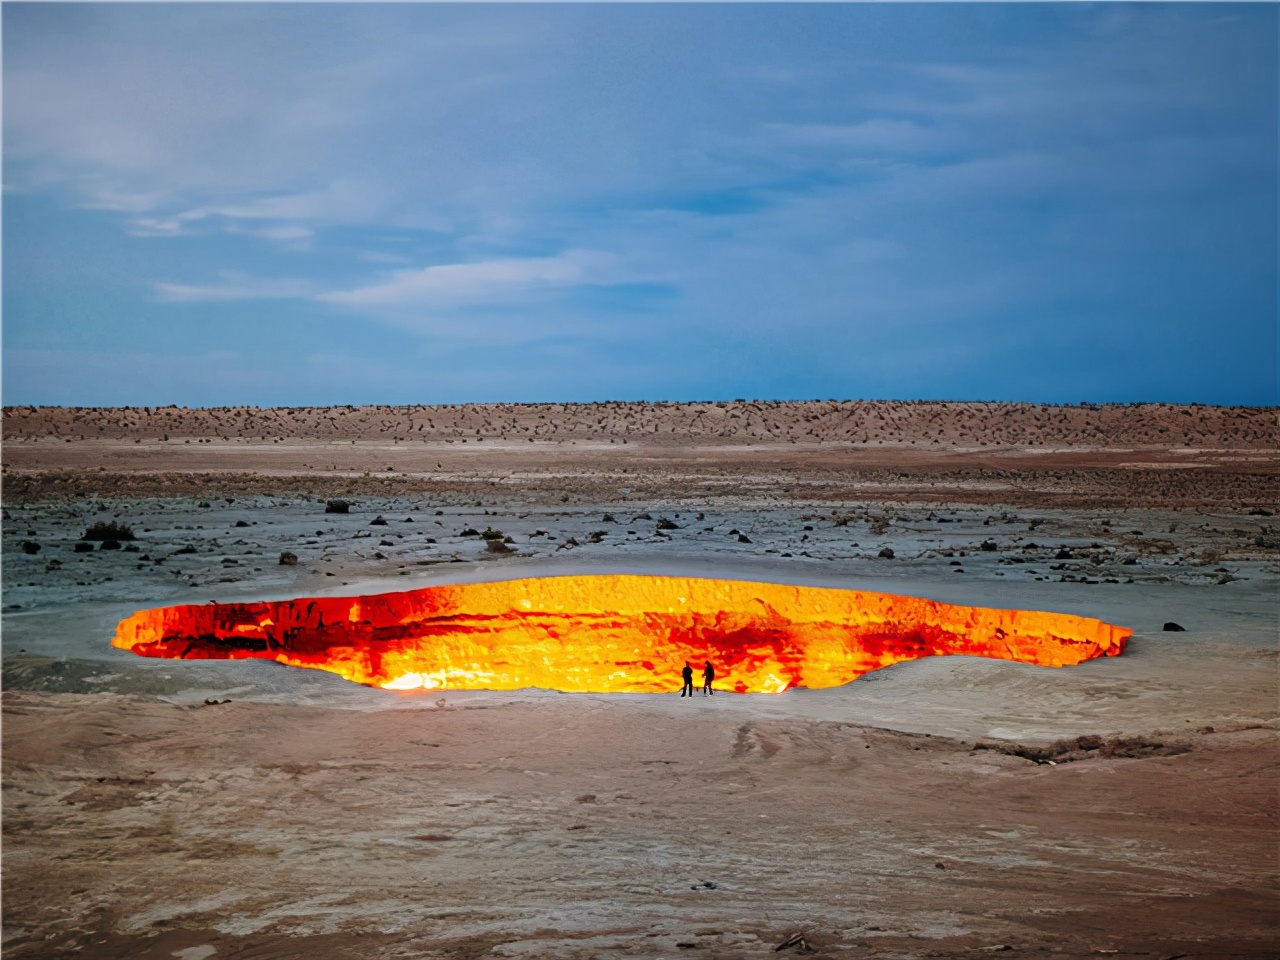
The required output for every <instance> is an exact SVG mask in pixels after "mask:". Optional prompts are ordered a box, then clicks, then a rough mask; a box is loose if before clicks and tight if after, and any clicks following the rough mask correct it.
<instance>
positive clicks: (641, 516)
mask: <svg viewBox="0 0 1280 960" xmlns="http://www.w3.org/2000/svg"><path fill="white" fill-rule="evenodd" d="M652 519H653V517H651V516H649V514H647V513H638V514H636V515H635V516H634V517H632V518H631V522H632V523H635V522H636V521H637V520H652Z"/></svg>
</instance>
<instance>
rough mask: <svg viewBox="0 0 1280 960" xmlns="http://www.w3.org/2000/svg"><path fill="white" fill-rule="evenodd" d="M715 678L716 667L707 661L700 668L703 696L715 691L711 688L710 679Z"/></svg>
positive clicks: (710, 694)
mask: <svg viewBox="0 0 1280 960" xmlns="http://www.w3.org/2000/svg"><path fill="white" fill-rule="evenodd" d="M715 678H716V668H715V667H713V666H712V665H711V661H710V660H708V661H707V665H706V666H705V667H703V668H702V695H703V696H704V697H709V696H712V695H713V694H714V693H715V691H714V690H712V689H711V681H712V680H714V679H715Z"/></svg>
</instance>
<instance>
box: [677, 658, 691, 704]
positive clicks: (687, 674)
mask: <svg viewBox="0 0 1280 960" xmlns="http://www.w3.org/2000/svg"><path fill="white" fill-rule="evenodd" d="M680 676H682V677H684V686H683V687H681V688H680V696H682V697H683V696H684V695H685V694H686V693H687V694H689V696H691V697H692V696H693V667H691V666H689V661H688V660H686V661H685V662H684V669H683V670H681V671H680Z"/></svg>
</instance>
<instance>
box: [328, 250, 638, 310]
mask: <svg viewBox="0 0 1280 960" xmlns="http://www.w3.org/2000/svg"><path fill="white" fill-rule="evenodd" d="M613 274H614V271H613V258H612V257H610V256H608V255H606V254H601V253H596V252H592V251H587V250H570V251H567V252H565V253H563V254H560V255H559V256H555V257H526V258H512V259H502V260H485V261H480V262H478V263H446V264H437V265H435V266H430V267H426V268H423V269H419V270H397V271H394V272H393V273H392V274H391V276H390V277H389V279H387V280H385V281H383V282H381V283H375V284H370V285H367V286H362V287H356V288H355V289H352V290H338V291H332V292H329V293H322V294H320V295H318V296H317V297H316V299H317V300H320V301H322V302H325V303H336V304H341V305H343V306H348V307H371V308H387V307H391V308H395V307H405V306H416V305H423V304H442V305H443V304H449V305H459V304H464V303H484V302H492V301H499V300H507V299H509V298H510V297H512V296H513V295H515V296H518V295H520V294H523V293H527V292H531V291H534V290H539V289H547V288H554V287H571V286H579V285H585V284H595V283H608V282H611V281H612V280H614V279H616V277H614V276H613Z"/></svg>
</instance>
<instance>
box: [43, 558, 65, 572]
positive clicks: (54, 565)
mask: <svg viewBox="0 0 1280 960" xmlns="http://www.w3.org/2000/svg"><path fill="white" fill-rule="evenodd" d="M44 569H45V572H46V573H51V572H53V571H54V570H61V569H62V561H61V560H50V561H49V562H48V563H46V564H45V565H44Z"/></svg>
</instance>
